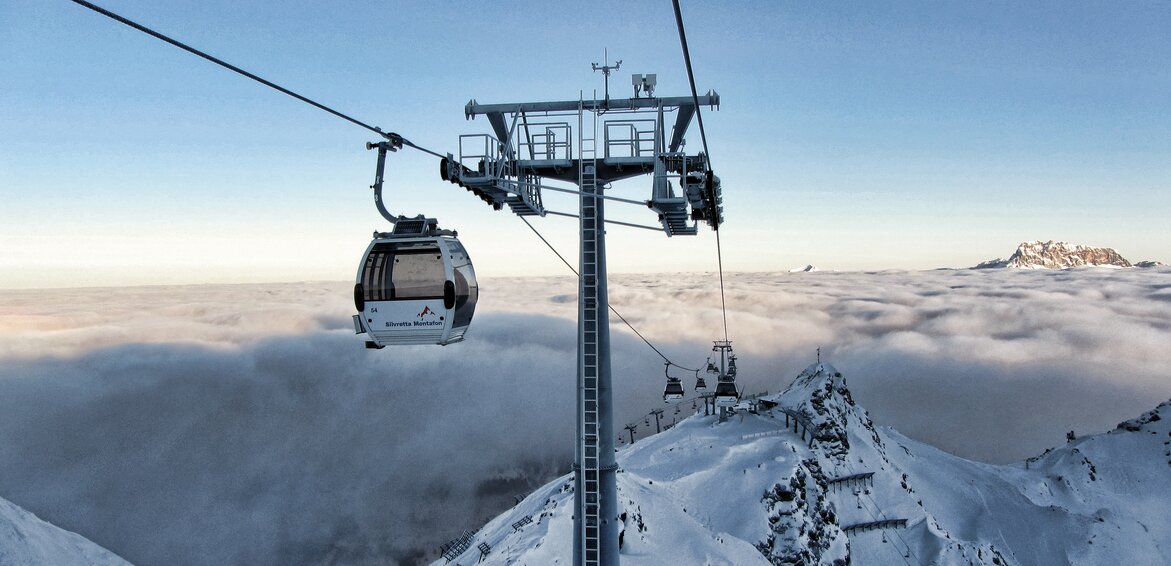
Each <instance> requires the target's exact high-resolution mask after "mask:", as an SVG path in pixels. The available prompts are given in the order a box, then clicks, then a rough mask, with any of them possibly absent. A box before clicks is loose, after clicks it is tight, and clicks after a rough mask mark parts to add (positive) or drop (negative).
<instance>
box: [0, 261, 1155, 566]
mask: <svg viewBox="0 0 1171 566" xmlns="http://www.w3.org/2000/svg"><path fill="white" fill-rule="evenodd" d="M726 283H727V289H726V294H725V300H726V302H727V307H728V315H727V318H728V332H729V338H731V339H732V341H733V344H734V346H735V347H736V352H737V353H738V354H739V356H740V357H739V364H738V366H739V370H740V386H741V389H742V390H744V391H746V392H747V393H754V392H759V391H764V390H768V391H775V390H778V389H781V388H783V387H784V386H785V385H787V384H788V382H789V381H791V379H792V378H793V376H795V375H796V374H797V373H798V372H799V371H800V370H801V369H802V368H804V367H805V366H807V365H808V364H810V363H812V362H813V361H815V359H816V356H817V348H819V347H820V348H821V357H822V359H823V360H826V361H829V362H831V363H833V364H834V365H835V366H837V367H838V369H839V370H841V371H842V372H843V374H844V375H845V376H846V379H847V382H848V383H849V385H850V387H851V389H852V390H853V391H854V396H855V399H856V400H857V401H858V402H859V403H861V404H862V405H863V406H864V407H866V408H867V409H868V410H869V411H870V413H871V415H872V416H873V417H874V419H875V421H876V422H878V423H879V424H882V425H889V426H893V427H895V428H897V429H899V430H900V431H901V432H903V433H905V434H908V435H910V436H912V437H916V438H919V439H921V440H924V441H926V442H929V443H931V444H934V445H936V446H939V447H941V448H943V449H945V450H948V451H951V452H953V453H955V454H958V455H961V456H964V457H968V458H973V459H977V460H983V461H988V462H993V463H1003V462H1012V461H1018V460H1021V459H1023V458H1026V457H1028V456H1031V455H1034V454H1037V453H1039V452H1041V451H1042V450H1044V449H1045V448H1047V447H1049V446H1053V445H1056V444H1059V443H1061V442H1063V441H1064V440H1063V439H1064V436H1065V433H1066V432H1067V431H1069V430H1074V431H1075V432H1076V433H1077V434H1079V435H1080V434H1089V433H1094V432H1101V431H1105V430H1108V429H1110V428H1112V427H1113V426H1114V425H1115V424H1116V423H1118V422H1119V421H1122V420H1125V419H1128V418H1132V417H1134V416H1137V415H1138V414H1140V413H1142V412H1144V411H1146V410H1148V409H1150V408H1152V407H1154V406H1155V405H1156V404H1158V403H1159V402H1161V401H1165V400H1167V399H1168V398H1169V397H1171V379H1168V378H1169V377H1171V375H1169V373H1171V371H1169V370H1168V368H1169V367H1171V348H1168V347H1167V345H1168V344H1171V269H1168V268H1156V269H1141V270H1140V269H1130V270H1120V269H1099V268H1095V269H1078V270H1069V271H1026V270H981V271H972V270H940V271H926V272H880V273H833V272H813V273H793V274H789V273H743V274H728V275H727V276H726ZM482 293H483V295H482V301H481V303H480V307H479V310H478V311H477V315H476V319H475V321H474V323H473V327H472V330H471V331H470V332H469V334H468V339H467V340H466V341H465V342H463V343H460V344H454V345H450V346H446V347H423V346H417V347H401V348H387V349H384V350H377V351H374V350H366V349H365V348H363V346H362V337H359V336H355V335H354V334H353V330H352V326H351V323H350V314H351V312H352V309H353V307H352V305H351V304H350V299H349V297H350V284H348V283H290V284H278V285H216V286H178V287H136V288H111V289H64V290H51V291H34V290H25V291H0V497H4V498H7V499H9V500H11V501H13V502H15V503H17V504H19V505H21V506H23V507H25V508H27V509H29V510H31V511H33V512H35V513H37V514H38V515H39V516H41V517H42V518H44V519H46V520H49V521H50V522H53V523H55V524H57V525H59V526H62V527H64V528H67V529H70V530H74V531H76V532H79V533H81V534H82V535H84V536H87V537H89V538H91V539H92V540H94V541H95V542H97V543H99V544H101V545H103V546H105V547H107V548H110V549H111V550H113V551H115V552H117V553H119V554H120V555H122V556H124V557H125V558H127V559H129V560H130V561H132V562H135V563H139V564H147V565H149V564H225V563H234V564H245V563H246V564H310V563H312V564H317V563H347V564H348V563H356V564H361V563H371V564H384V563H387V562H388V561H389V562H392V563H394V562H397V563H402V564H413V563H417V562H419V561H421V560H425V559H429V558H434V557H435V556H436V555H435V549H436V547H437V546H438V545H439V544H441V543H442V542H444V541H446V540H448V539H451V538H453V537H455V536H457V535H458V534H459V533H460V531H462V530H463V529H473V528H476V527H478V526H479V525H480V524H481V523H482V522H483V520H484V519H486V518H487V517H489V516H492V515H494V514H495V513H497V512H499V511H500V510H502V509H503V508H505V507H507V506H508V505H510V504H511V503H512V502H513V501H514V497H515V496H517V495H523V494H525V493H527V492H528V491H530V490H531V489H532V488H533V487H535V486H537V485H539V484H541V483H543V482H545V481H548V480H549V479H551V478H552V477H554V476H556V475H557V474H561V473H565V472H567V471H568V469H569V466H570V463H571V460H572V454H573V450H572V437H573V431H574V424H573V402H574V399H573V396H574V378H575V369H574V363H575V362H574V359H575V349H576V322H575V317H576V311H577V307H576V283H575V281H574V280H573V279H571V278H553V277H549V278H517V279H489V280H486V281H484V282H483V284H482ZM610 299H611V304H612V305H614V306H615V307H616V308H617V309H618V310H619V312H621V313H622V314H623V316H625V317H626V318H627V319H628V320H629V321H630V322H631V323H633V324H634V325H635V326H636V327H637V328H638V329H639V331H640V332H641V333H642V334H643V335H644V336H646V337H647V338H648V339H649V340H650V341H651V342H653V343H654V344H655V346H656V347H658V348H659V350H661V351H662V352H663V353H664V354H665V355H667V356H668V357H669V358H671V359H672V360H674V361H676V362H677V363H679V364H681V365H684V366H688V367H700V366H701V364H703V363H704V360H705V359H706V357H707V356H708V355H710V349H711V341H712V340H714V339H720V338H722V337H723V323H722V320H723V317H722V314H721V310H720V293H719V286H718V279H717V277H716V276H715V275H714V274H656V275H616V276H613V277H612V278H611V289H610ZM615 322H616V324H615V325H614V326H612V328H613V342H614V344H613V347H614V353H613V371H614V379H615V388H616V391H617V395H616V398H615V403H616V414H617V416H618V417H617V418H618V422H617V423H616V426H617V427H618V428H619V430H620V427H621V426H622V425H623V424H626V423H634V424H639V425H640V426H639V429H638V431H636V433H635V436H636V439H637V438H640V437H642V436H644V435H645V434H647V433H648V427H647V426H646V425H645V424H644V421H643V418H644V415H646V413H647V412H648V411H649V410H651V409H653V408H658V407H662V406H663V403H662V401H661V394H662V387H663V364H662V360H661V358H659V356H658V355H657V354H656V353H655V352H654V351H652V350H651V349H650V348H649V347H648V346H647V345H646V344H644V343H643V342H642V340H641V339H639V338H638V337H637V336H635V335H634V334H633V333H631V332H629V330H628V329H626V328H625V326H623V325H622V324H621V323H620V322H617V321H615ZM672 372H673V375H678V376H680V377H684V378H685V379H684V383H685V384H688V385H690V382H691V380H690V379H689V377H690V374H687V373H686V372H680V371H678V370H672ZM681 407H682V409H683V410H682V411H681V414H674V406H673V405H668V406H667V411H666V412H665V413H664V417H666V418H667V420H668V422H670V421H671V420H673V419H675V418H680V417H685V416H686V415H687V413H688V412H689V410H690V407H691V405H690V401H687V402H685V403H684V404H682V405H681ZM650 422H651V424H650V429H653V427H654V420H653V419H652V420H651V421H650Z"/></svg>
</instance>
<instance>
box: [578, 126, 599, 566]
mask: <svg viewBox="0 0 1171 566" xmlns="http://www.w3.org/2000/svg"><path fill="white" fill-rule="evenodd" d="M584 126H585V124H584V123H583V112H582V111H581V110H579V111H578V128H577V132H578V146H577V147H578V152H579V154H580V155H579V157H580V158H579V159H578V186H579V188H580V189H579V190H580V191H581V192H582V193H585V195H584V196H583V197H582V199H581V223H582V226H581V228H582V241H581V254H582V256H581V283H580V289H581V296H582V298H581V309H582V312H581V313H580V315H581V321H582V329H581V332H582V335H581V340H582V354H581V356H582V359H581V360H579V363H580V364H581V375H582V384H581V387H582V396H581V403H582V404H583V406H582V407H581V412H580V414H581V415H582V422H581V423H580V424H581V430H582V438H581V442H582V446H581V454H582V463H581V470H580V472H579V473H581V474H582V479H583V481H582V488H583V489H584V493H583V494H582V495H583V496H584V497H582V498H581V501H582V506H583V507H584V508H583V509H579V510H578V512H580V513H581V514H582V515H581V516H582V519H583V520H582V522H581V525H582V527H581V528H582V529H583V532H582V543H583V544H582V547H581V552H582V556H581V557H580V559H581V561H580V563H581V564H582V566H593V565H598V564H601V554H600V553H601V545H602V540H601V539H602V531H601V523H602V517H601V513H600V508H601V503H602V501H601V497H602V494H601V492H602V486H601V481H602V477H601V476H602V464H601V459H600V456H601V454H600V450H599V441H600V439H601V437H600V432H601V431H600V430H599V428H598V424H599V415H598V396H599V388H598V376H599V361H600V360H599V357H600V355H601V351H600V350H601V348H600V339H599V335H598V333H599V331H600V330H601V329H599V328H598V322H597V321H598V320H599V316H598V314H599V313H598V309H600V308H606V307H605V305H601V304H599V300H598V298H599V297H598V259H599V258H598V231H599V230H602V229H603V228H602V227H601V226H598V225H597V224H598V223H597V218H598V216H597V214H596V212H597V207H598V205H599V202H600V201H601V199H599V198H597V197H594V196H590V195H594V194H597V193H598V192H599V188H598V176H597V165H598V161H597V145H596V140H597V123H596V120H595V123H594V133H593V135H592V137H586V133H585V128H584Z"/></svg>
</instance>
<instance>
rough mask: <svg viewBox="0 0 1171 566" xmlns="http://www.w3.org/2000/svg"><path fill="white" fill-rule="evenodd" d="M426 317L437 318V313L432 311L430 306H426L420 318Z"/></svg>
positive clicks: (420, 313)
mask: <svg viewBox="0 0 1171 566" xmlns="http://www.w3.org/2000/svg"><path fill="white" fill-rule="evenodd" d="M426 315H431V316H435V311H433V310H431V307H429V306H424V307H423V310H422V311H420V312H419V317H418V318H423V317H424V316H426Z"/></svg>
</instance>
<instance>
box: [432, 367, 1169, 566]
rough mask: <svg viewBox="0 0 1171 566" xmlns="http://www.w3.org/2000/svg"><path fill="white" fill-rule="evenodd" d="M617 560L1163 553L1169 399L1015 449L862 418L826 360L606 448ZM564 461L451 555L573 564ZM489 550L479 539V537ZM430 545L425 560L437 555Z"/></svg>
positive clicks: (934, 560) (1082, 557)
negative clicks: (614, 467) (1079, 432)
mask: <svg viewBox="0 0 1171 566" xmlns="http://www.w3.org/2000/svg"><path fill="white" fill-rule="evenodd" d="M618 463H619V466H620V469H619V473H618V490H619V494H618V497H619V505H620V508H621V509H622V514H621V515H620V516H619V517H616V518H615V520H618V521H620V522H621V523H622V526H621V527H620V529H621V531H622V563H623V564H634V565H640V564H648V565H649V564H737V565H741V564H847V563H850V562H854V563H860V564H928V563H930V564H956V565H959V564H994V565H1007V564H1107V563H1135V564H1166V563H1171V543H1166V542H1165V541H1167V540H1171V499H1169V498H1167V497H1151V494H1154V493H1167V492H1168V491H1169V490H1171V402H1168V403H1164V404H1163V405H1160V406H1159V407H1158V408H1156V409H1155V410H1153V411H1151V412H1149V413H1147V414H1145V415H1143V416H1141V417H1139V418H1137V419H1134V420H1131V421H1126V422H1124V423H1122V424H1120V425H1119V428H1117V429H1115V430H1113V431H1110V432H1108V433H1103V434H1098V435H1093V436H1087V437H1083V438H1081V439H1077V440H1073V441H1071V442H1070V443H1068V444H1066V445H1064V446H1061V447H1057V448H1053V449H1050V450H1049V451H1047V452H1046V453H1045V454H1043V455H1041V456H1038V457H1037V458H1033V459H1031V460H1030V461H1029V462H1027V463H1021V464H1018V465H1010V466H993V465H988V464H982V463H978V462H972V461H968V460H964V459H961V458H958V457H955V456H952V455H950V454H947V453H944V452H942V451H940V450H937V449H935V448H933V447H931V446H928V445H926V444H922V443H919V442H917V441H915V440H912V439H909V438H906V437H904V436H902V435H900V434H899V433H898V432H896V431H894V430H892V429H886V428H879V427H875V426H874V424H873V422H872V421H871V420H870V418H869V416H868V415H867V413H866V411H865V410H864V409H863V408H862V407H861V406H859V405H858V404H857V403H856V402H855V401H854V400H853V398H852V396H851V394H850V391H849V388H848V387H847V385H846V381H845V378H844V377H843V376H842V374H841V373H840V372H839V371H837V370H836V369H835V368H834V367H833V366H831V365H830V364H825V363H819V364H814V365H812V366H810V367H809V368H806V369H805V370H804V371H803V372H801V374H800V375H798V377H797V379H796V380H795V381H794V382H793V383H792V385H791V386H790V387H789V388H788V389H787V390H786V391H785V392H784V393H781V394H778V395H773V396H768V397H764V398H761V399H760V400H757V401H754V402H753V403H752V404H751V405H750V404H749V403H747V402H746V403H742V404H741V405H740V406H738V407H737V411H736V414H735V415H733V416H732V417H731V418H729V419H728V421H726V422H723V423H720V422H718V418H717V417H715V416H705V415H703V413H702V411H701V412H699V413H697V414H696V415H693V416H691V417H689V418H687V419H685V420H683V421H682V422H680V423H679V424H678V425H676V426H675V427H673V428H672V429H670V430H666V431H664V432H662V433H660V434H657V435H654V436H651V437H649V438H646V439H641V440H639V441H638V442H636V443H634V444H633V445H631V446H628V447H625V448H623V449H621V450H620V451H619V453H618ZM572 513H573V488H572V476H569V475H566V476H563V477H561V478H559V479H558V480H556V481H554V482H552V483H549V484H547V485H546V486H544V487H542V488H540V489H538V490H537V491H535V492H534V493H532V494H531V495H529V496H528V497H527V498H526V499H524V500H523V501H522V502H520V503H519V504H518V505H517V506H516V507H514V508H513V509H511V510H509V511H508V512H506V513H504V514H502V515H500V516H499V517H497V518H496V519H494V520H492V521H490V522H489V523H488V524H486V525H484V526H483V528H481V529H480V530H479V531H478V532H476V534H475V535H474V538H473V539H472V540H471V541H470V543H469V545H468V550H466V551H464V552H463V553H462V554H460V555H459V556H451V563H460V564H471V563H476V562H477V561H478V560H480V559H482V561H483V563H486V564H528V565H532V566H536V565H545V564H572V562H573V560H572V556H571V549H572V546H573V544H572V534H571V529H572ZM484 549H486V551H484ZM445 563H447V561H446V560H443V559H440V560H439V561H437V562H436V564H445Z"/></svg>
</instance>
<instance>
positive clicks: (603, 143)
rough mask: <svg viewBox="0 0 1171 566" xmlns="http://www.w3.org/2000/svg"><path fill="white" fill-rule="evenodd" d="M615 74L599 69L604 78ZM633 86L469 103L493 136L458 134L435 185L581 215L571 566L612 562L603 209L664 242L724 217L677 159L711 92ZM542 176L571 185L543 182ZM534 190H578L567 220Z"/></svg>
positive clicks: (698, 166) (531, 210) (709, 189)
mask: <svg viewBox="0 0 1171 566" xmlns="http://www.w3.org/2000/svg"><path fill="white" fill-rule="evenodd" d="M595 67H597V65H595ZM616 68H617V66H615V67H607V68H606V70H607V73H606V74H607V75H608V74H609V73H608V71H610V70H616ZM632 83H633V86H634V87H635V97H634V98H628V99H611V98H610V97H609V93H608V92H607V93H606V97H605V98H604V99H602V100H596V99H595V100H568V101H555V102H522V103H512V104H480V103H478V102H476V101H475V100H472V101H471V102H469V103H468V104H467V106H465V108H464V116H465V118H467V119H474V118H476V117H477V116H484V117H486V118H487V120H488V123H489V124H490V125H491V127H492V131H493V134H490V135H489V134H470V135H463V136H460V140H459V151H460V155H459V156H458V157H456V156H454V155H451V154H449V155H448V156H447V158H446V159H444V160H443V161H442V164H441V168H440V174H441V176H442V177H443V178H444V180H447V181H451V182H453V183H456V184H459V185H461V186H463V187H465V188H466V189H467V190H469V191H472V192H473V193H475V194H476V195H477V196H479V197H480V198H481V199H483V200H484V201H485V202H487V203H488V204H490V205H491V206H492V207H493V208H496V209H498V210H499V209H501V208H503V207H504V206H505V205H507V206H508V207H509V208H510V209H511V210H512V211H513V212H514V213H515V214H517V215H519V216H522V217H524V216H545V215H546V214H557V215H563V216H575V217H578V218H579V219H580V220H579V228H580V233H581V247H580V249H579V255H578V265H579V269H578V273H579V280H578V324H577V327H578V338H577V352H578V353H577V438H576V446H575V450H574V455H575V464H574V472H575V473H574V475H575V478H574V490H575V491H574V538H573V542H574V545H573V552H574V565H575V566H592V565H607V566H609V565H617V564H618V532H619V529H620V525H619V519H618V516H619V514H620V511H619V510H618V503H617V488H616V483H615V479H616V478H615V472H616V470H617V464H616V463H615V459H614V439H615V431H614V425H613V420H614V419H613V414H612V405H611V395H612V391H613V389H612V382H611V376H610V326H609V320H610V318H609V309H608V307H609V303H608V300H607V290H606V232H605V223H606V219H605V201H607V200H614V201H617V202H621V203H625V204H636V205H640V206H645V207H648V208H649V209H650V210H652V211H653V212H654V213H656V215H657V218H658V223H659V226H655V227H654V229H656V230H657V229H662V230H663V231H664V232H666V233H667V235H668V236H674V235H694V234H696V233H697V225H698V224H699V223H700V222H702V223H706V224H708V225H709V226H710V227H711V228H712V229H718V228H719V225H720V223H721V222H722V220H723V218H722V217H723V213H722V207H721V205H720V202H721V192H720V182H719V178H718V177H716V176H715V175H714V174H713V173H712V171H711V168H710V167H709V165H708V160H707V157H706V156H705V155H704V154H703V153H698V154H696V155H687V154H686V153H685V152H684V151H682V149H683V145H684V134H685V133H686V131H687V127H688V125H689V124H690V123H691V121H692V118H693V117H694V115H695V113H696V110H697V104H698V105H699V106H707V107H711V108H716V107H718V106H719V102H720V99H719V95H718V94H716V93H714V92H710V91H709V92H708V94H707V95H705V96H699V97H690V96H687V97H674V98H657V97H654V96H652V94H653V92H654V86H655V75H645V76H644V75H634V77H633V80H632ZM640 95H641V96H640ZM671 117H673V122H669V120H670V119H671ZM647 174H650V175H653V181H652V188H651V197H650V199H647V200H635V199H629V198H620V197H615V196H611V195H607V194H605V190H606V189H608V188H609V184H610V183H611V182H613V181H618V180H621V179H627V178H631V177H635V176H639V175H647ZM549 180H554V181H561V182H564V183H571V184H573V185H576V189H566V188H565V187H561V186H551V185H547V184H545V183H546V182H547V181H549ZM543 190H553V191H561V192H571V193H576V194H579V195H580V200H579V209H578V213H577V214H568V213H564V212H555V211H551V210H546V208H545V206H544V204H543V201H542V198H541V195H542V191H543ZM619 224H627V223H619Z"/></svg>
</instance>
